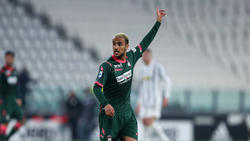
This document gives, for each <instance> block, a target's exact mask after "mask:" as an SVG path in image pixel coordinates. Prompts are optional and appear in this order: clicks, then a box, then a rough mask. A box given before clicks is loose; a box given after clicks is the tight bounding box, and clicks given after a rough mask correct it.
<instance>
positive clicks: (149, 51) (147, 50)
mask: <svg viewBox="0 0 250 141" xmlns="http://www.w3.org/2000/svg"><path fill="white" fill-rule="evenodd" d="M144 52H148V53H152V51H151V49H146V50H145V51H144Z"/></svg>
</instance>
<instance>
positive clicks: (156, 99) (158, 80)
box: [136, 49, 171, 141]
mask: <svg viewBox="0 0 250 141" xmlns="http://www.w3.org/2000/svg"><path fill="white" fill-rule="evenodd" d="M142 58H143V62H144V66H143V68H142V70H141V71H140V73H139V74H140V75H139V80H140V81H139V82H140V85H139V86H140V87H139V99H138V104H137V107H136V113H137V114H138V115H139V119H140V120H142V124H141V125H142V129H139V134H141V135H142V136H140V138H141V139H140V140H148V139H149V136H148V135H149V128H151V129H153V130H154V131H155V132H156V133H157V134H158V135H159V136H160V138H161V140H162V141H168V140H169V139H168V137H167V136H166V135H165V133H164V131H163V129H162V128H161V125H160V124H157V122H156V120H157V119H159V118H160V114H161V108H162V106H163V107H166V106H167V105H168V99H169V96H170V89H171V81H170V79H169V77H168V76H167V75H166V74H165V70H164V67H163V66H162V65H161V64H159V63H158V62H155V61H153V60H152V53H151V51H150V50H149V49H147V50H146V51H145V52H144V53H143V55H142ZM143 132H144V133H143ZM142 137H143V139H142Z"/></svg>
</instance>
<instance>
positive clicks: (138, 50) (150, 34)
mask: <svg viewBox="0 0 250 141" xmlns="http://www.w3.org/2000/svg"><path fill="white" fill-rule="evenodd" d="M156 13H157V21H156V22H155V24H154V26H153V27H152V28H151V30H150V31H149V32H148V34H147V35H146V36H145V37H144V38H143V40H142V41H141V42H140V44H138V46H136V47H135V48H134V49H132V51H133V56H134V63H136V61H137V60H138V59H139V58H140V57H141V56H142V53H143V52H144V51H145V50H146V49H147V48H148V47H149V45H150V43H151V42H152V41H153V39H154V38H155V35H156V33H157V31H158V29H159V27H160V25H161V21H162V18H163V17H164V16H165V15H166V12H165V10H159V9H158V8H157V12H156Z"/></svg>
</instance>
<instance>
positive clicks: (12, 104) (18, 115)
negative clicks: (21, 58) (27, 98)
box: [0, 51, 23, 141]
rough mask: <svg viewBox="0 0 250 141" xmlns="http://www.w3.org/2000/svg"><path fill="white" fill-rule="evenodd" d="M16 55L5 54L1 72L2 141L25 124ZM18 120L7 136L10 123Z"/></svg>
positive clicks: (0, 118) (0, 125)
mask: <svg viewBox="0 0 250 141" xmlns="http://www.w3.org/2000/svg"><path fill="white" fill-rule="evenodd" d="M14 60H15V54H14V52H11V51H7V52H6V53H5V65H4V66H3V67H2V69H1V71H0V141H7V140H8V139H9V138H10V137H11V136H12V135H13V134H14V133H16V132H17V131H18V129H19V128H20V127H21V126H22V124H23V113H22V111H21V107H20V106H21V103H22V101H21V99H20V98H17V96H18V79H17V71H16V69H15V68H14V66H13V65H14ZM11 119H16V120H17V122H16V124H15V126H14V127H13V128H12V129H11V130H10V132H9V134H8V135H6V130H7V127H8V123H9V121H10V120H11Z"/></svg>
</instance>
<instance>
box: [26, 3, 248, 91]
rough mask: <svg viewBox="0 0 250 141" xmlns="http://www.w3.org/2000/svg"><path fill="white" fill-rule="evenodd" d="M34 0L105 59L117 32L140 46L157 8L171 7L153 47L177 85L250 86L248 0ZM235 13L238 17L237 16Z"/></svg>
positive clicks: (40, 9)
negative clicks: (94, 46) (127, 36)
mask: <svg viewBox="0 0 250 141" xmlns="http://www.w3.org/2000/svg"><path fill="white" fill-rule="evenodd" d="M30 1H31V2H32V3H34V4H35V5H36V6H37V8H38V9H39V11H40V12H43V11H46V12H48V13H49V15H50V16H51V17H52V18H53V19H54V22H55V23H57V22H59V23H63V24H64V25H65V26H66V27H67V28H68V29H69V32H70V33H71V34H77V35H80V37H81V38H82V39H85V40H86V41H87V42H88V43H89V44H95V45H96V46H97V48H98V49H99V51H100V52H101V53H100V55H101V56H102V58H107V56H109V55H110V54H111V43H110V39H111V38H112V36H113V35H114V34H115V33H117V32H121V31H122V32H125V33H128V35H129V37H130V39H131V44H130V46H131V47H133V46H135V45H137V44H138V42H139V41H140V40H141V38H142V37H143V36H144V35H145V34H146V33H147V30H148V29H149V28H150V26H151V25H152V23H153V22H154V20H155V19H153V17H154V15H153V14H155V11H154V10H155V7H156V6H157V5H159V6H160V7H162V8H165V9H167V12H168V17H167V18H166V19H167V20H166V21H164V22H166V23H167V24H165V25H163V27H162V28H163V29H162V30H161V31H160V32H159V36H158V37H157V39H156V40H155V41H154V42H153V44H152V46H153V47H152V48H154V49H153V51H154V54H157V55H155V58H156V59H157V60H159V61H160V62H161V63H163V64H164V66H165V68H167V71H168V73H169V75H170V76H171V78H172V79H173V81H174V84H175V86H176V87H194V88H197V87H206V88H207V87H211V88H214V87H219V88H246V87H248V85H247V84H249V82H248V81H249V80H248V79H249V61H247V60H249V55H247V54H249V49H248V45H249V41H248V40H246V38H247V37H248V34H249V28H247V27H248V26H247V25H248V24H249V20H248V19H247V18H246V16H247V15H246V14H247V9H248V7H247V5H249V1H247V0H240V1H239V2H238V1H237V2H234V1H233V0H230V1H216V0H208V1H206V2H203V1H201V0H190V1H185V0H154V1H153V0H133V1H123V0H118V1H117V0H107V1H99V0H84V1H74V2H72V1H71V2H68V1H67V0H54V1H50V0H43V1H40V0H30ZM217 3H218V4H217ZM223 3H226V4H227V5H228V6H225V5H224V4H223ZM235 3H236V4H235ZM244 6H245V7H244ZM237 9H239V10H240V11H238V15H240V16H237V15H235V14H237ZM244 10H245V11H244ZM117 11H119V12H117ZM230 12H231V13H233V14H230ZM223 13H226V15H223ZM232 15H233V16H232ZM128 25H129V26H128ZM163 52H164V53H163ZM187 67H188V69H187ZM183 70H185V71H183ZM187 82H188V83H187Z"/></svg>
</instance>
